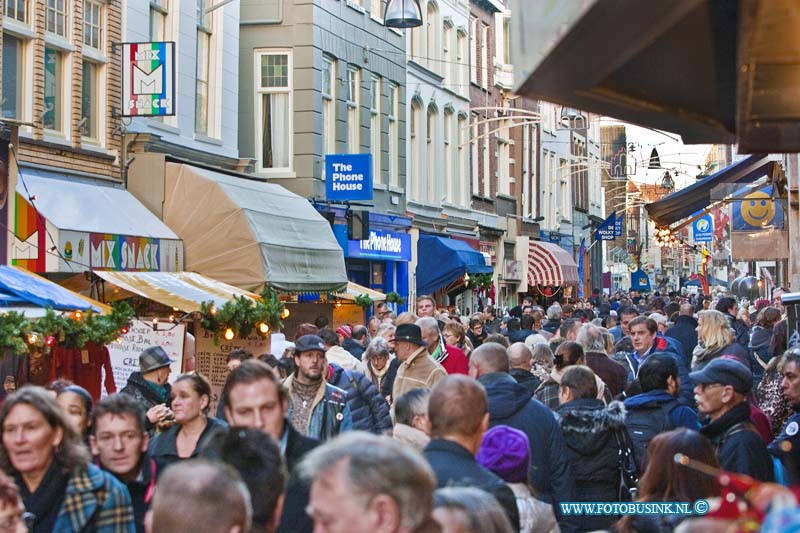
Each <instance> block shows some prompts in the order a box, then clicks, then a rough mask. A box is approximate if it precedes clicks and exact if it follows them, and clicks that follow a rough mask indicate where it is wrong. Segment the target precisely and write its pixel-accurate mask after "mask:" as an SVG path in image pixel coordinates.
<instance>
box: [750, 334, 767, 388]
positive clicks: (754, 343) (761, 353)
mask: <svg viewBox="0 0 800 533" xmlns="http://www.w3.org/2000/svg"><path fill="white" fill-rule="evenodd" d="M770 344H772V328H762V327H761V326H755V327H753V332H752V333H751V334H750V344H749V346H748V347H749V348H750V354H751V355H752V357H753V363H752V364H753V388H757V387H758V384H759V383H761V378H762V377H764V370H765V369H766V368H767V363H769V360H770V359H771V358H772V352H771V350H770Z"/></svg>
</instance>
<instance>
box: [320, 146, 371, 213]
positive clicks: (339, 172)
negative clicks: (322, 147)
mask: <svg viewBox="0 0 800 533" xmlns="http://www.w3.org/2000/svg"><path fill="white" fill-rule="evenodd" d="M325 197H326V199H327V200H336V201H345V200H372V154H327V155H326V156H325Z"/></svg>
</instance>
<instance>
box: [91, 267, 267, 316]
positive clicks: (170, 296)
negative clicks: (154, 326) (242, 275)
mask: <svg viewBox="0 0 800 533" xmlns="http://www.w3.org/2000/svg"><path fill="white" fill-rule="evenodd" d="M95 274H96V275H97V276H99V277H100V278H102V279H103V280H105V281H107V282H109V283H112V284H113V285H116V286H117V287H119V288H120V289H123V290H126V291H128V292H131V293H134V294H138V295H139V296H143V297H145V298H148V299H150V300H153V301H155V302H158V303H160V304H162V305H166V306H168V307H175V308H177V309H180V310H181V311H184V312H187V313H189V312H192V311H200V304H201V303H203V302H214V305H216V306H217V307H221V306H223V305H224V304H225V302H228V301H230V300H232V299H233V297H234V296H247V297H248V298H252V299H256V298H258V295H257V294H255V293H252V292H249V291H245V290H242V289H239V288H237V287H234V286H232V285H228V284H227V283H222V282H220V281H216V280H213V279H210V278H207V277H205V276H202V275H200V274H197V273H195V272H109V271H97V272H95Z"/></svg>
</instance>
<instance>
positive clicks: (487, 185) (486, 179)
mask: <svg viewBox="0 0 800 533" xmlns="http://www.w3.org/2000/svg"><path fill="white" fill-rule="evenodd" d="M490 124H491V122H486V123H484V124H483V153H482V154H481V156H482V158H483V169H482V170H483V176H482V177H483V195H484V196H492V183H491V178H492V176H491V164H490V162H489V138H490V137H491V134H490V133H489V131H490V130H491V126H490Z"/></svg>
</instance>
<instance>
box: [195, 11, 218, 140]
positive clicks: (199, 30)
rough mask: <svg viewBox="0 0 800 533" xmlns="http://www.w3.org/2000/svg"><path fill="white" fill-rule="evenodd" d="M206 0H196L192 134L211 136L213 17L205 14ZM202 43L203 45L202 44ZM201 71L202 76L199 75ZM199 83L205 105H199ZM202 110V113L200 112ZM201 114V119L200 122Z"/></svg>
mask: <svg viewBox="0 0 800 533" xmlns="http://www.w3.org/2000/svg"><path fill="white" fill-rule="evenodd" d="M207 1H208V0H196V6H197V10H196V12H195V14H196V16H197V20H196V23H197V27H196V33H195V34H196V36H197V41H196V45H195V85H194V86H195V104H194V134H195V135H202V136H205V137H210V136H211V121H212V116H211V96H212V94H211V89H212V86H211V54H212V53H213V47H212V43H211V40H212V38H213V36H214V28H213V26H214V19H213V16H212V15H210V14H205V9H206V2H207ZM203 44H204V46H203ZM201 46H203V48H204V51H205V54H204V57H203V61H202V62H201V61H200V48H201ZM201 73H204V76H203V77H201ZM201 85H202V86H204V88H205V90H204V93H205V105H204V106H203V107H201V100H200V94H201V90H200V89H201ZM200 111H202V113H201V112H200ZM201 116H202V119H203V121H202V122H201Z"/></svg>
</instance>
